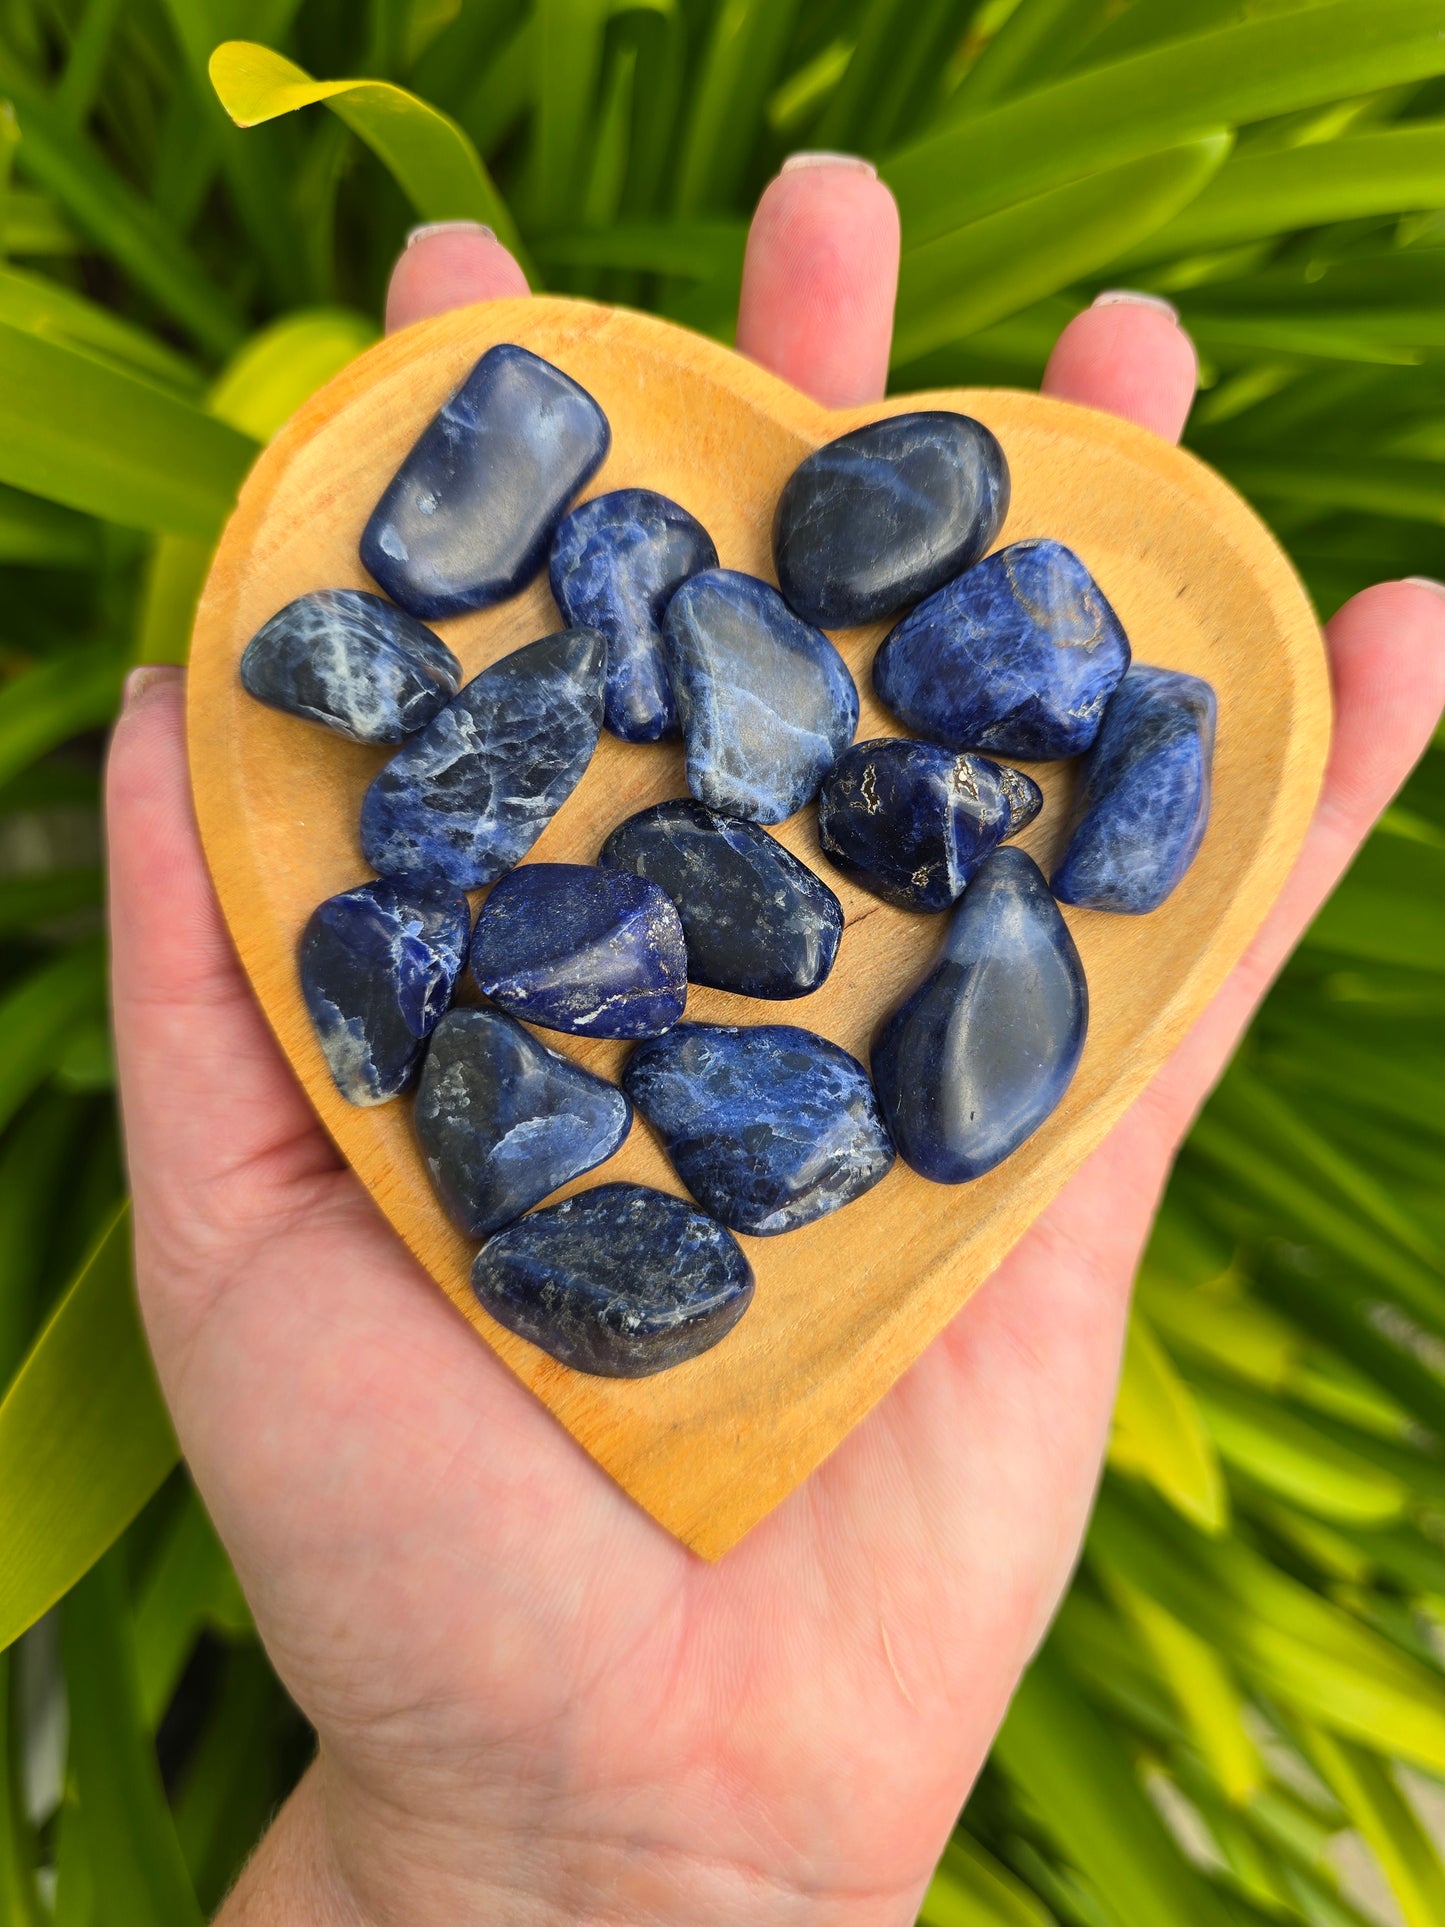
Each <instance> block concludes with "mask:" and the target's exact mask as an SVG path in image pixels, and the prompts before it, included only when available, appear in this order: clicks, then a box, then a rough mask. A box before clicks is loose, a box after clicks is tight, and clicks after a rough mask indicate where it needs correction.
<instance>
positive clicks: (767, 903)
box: [597, 797, 843, 998]
mask: <svg viewBox="0 0 1445 1927" xmlns="http://www.w3.org/2000/svg"><path fill="white" fill-rule="evenodd" d="M597 860H598V862H599V863H602V864H606V865H608V866H609V867H611V868H615V869H619V870H633V871H636V873H637V874H638V876H644V877H649V878H651V880H652V881H653V882H654V883H656V884H659V885H660V886H661V887H662V888H663V889H664V890H665V891H666V892H667V894H668V896H670V897H671V898H672V901H673V903H674V904H675V905H676V906H677V913H678V915H679V916H680V917H681V918H682V928H683V932H684V934H685V936H686V938H687V974H688V976H689V977H690V978H691V979H692V981H693V983H695V984H710V985H711V986H712V987H713V989H715V990H735V991H737V992H738V993H739V994H740V995H741V996H744V997H769V998H783V997H806V996H807V995H808V993H809V991H812V990H816V989H817V988H818V986H819V985H820V984H821V983H822V982H823V981H824V979H825V978H826V977H827V975H828V972H829V971H830V970H831V969H832V968H833V960H834V958H835V957H836V956H837V954H838V944H839V941H840V940H841V938H842V935H843V906H842V904H841V903H839V901H838V899H837V897H835V896H834V894H833V892H832V891H831V890H830V889H829V888H828V886H827V884H826V883H824V882H823V880H822V878H821V877H817V876H814V874H813V872H812V871H811V870H810V869H809V868H808V866H807V864H806V863H800V862H799V861H798V859H797V857H795V856H794V855H793V853H792V851H791V850H785V849H784V848H783V846H782V844H781V843H779V842H777V841H776V840H775V839H774V838H773V837H771V836H769V835H768V833H767V831H766V830H764V829H760V828H759V827H758V825H757V824H756V823H745V822H744V821H743V820H742V819H741V818H740V817H735V816H722V815H720V814H719V813H718V812H717V811H716V810H710V809H708V808H707V807H706V806H705V805H704V804H702V803H694V802H692V801H691V800H690V799H689V798H686V797H683V798H679V799H677V800H676V801H673V802H668V803H656V804H654V805H653V807H652V808H651V809H648V810H639V811H638V813H637V815H636V816H629V817H628V819H627V821H626V822H625V823H619V824H618V826H617V828H616V829H615V830H614V831H613V832H612V834H611V836H609V837H608V839H607V841H606V842H605V843H604V844H603V846H602V853H601V855H600V856H599V857H598V859H597Z"/></svg>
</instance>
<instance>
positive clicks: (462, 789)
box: [361, 629, 607, 890]
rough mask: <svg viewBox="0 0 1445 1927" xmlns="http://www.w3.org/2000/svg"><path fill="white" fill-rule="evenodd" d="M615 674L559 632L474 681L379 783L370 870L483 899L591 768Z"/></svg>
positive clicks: (372, 805) (592, 644) (364, 819)
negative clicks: (607, 684)
mask: <svg viewBox="0 0 1445 1927" xmlns="http://www.w3.org/2000/svg"><path fill="white" fill-rule="evenodd" d="M606 663H607V645H606V644H605V643H604V642H603V640H602V638H601V636H599V635H597V634H595V633H594V632H593V631H592V630H590V629H561V630H559V631H558V632H557V634H556V635H555V636H543V637H542V638H541V640H540V641H539V642H529V643H528V644H527V645H526V646H525V648H522V649H514V650H513V651H512V653H511V655H510V656H503V657H502V659H501V661H500V662H494V663H493V664H492V666H491V668H490V669H484V670H483V671H482V673H481V674H480V675H479V676H474V677H473V678H472V680H471V681H470V682H469V683H468V684H467V686H466V687H465V689H463V690H462V692H461V694H460V695H459V696H455V697H453V699H452V701H451V702H449V703H448V704H447V706H446V708H445V709H443V710H442V711H441V712H440V714H439V715H437V716H436V717H434V718H433V720H432V721H431V722H430V723H429V724H428V726H427V728H426V729H425V730H424V731H423V732H422V734H421V735H420V736H418V737H416V738H415V739H414V740H413V741H412V742H410V743H408V744H407V745H406V747H405V749H402V750H398V752H397V753H396V755H395V756H393V757H392V759H391V761H390V762H389V763H388V764H387V765H386V766H385V768H384V769H382V770H381V771H380V773H379V774H378V775H377V776H375V777H374V778H373V779H372V782H371V786H370V788H369V789H368V790H367V792H366V795H365V797H364V798H363V799H362V804H361V847H362V849H363V850H364V851H365V853H366V860H367V862H368V863H369V864H371V866H372V868H373V869H376V870H382V871H396V870H422V871H424V872H426V873H427V874H428V875H429V876H435V877H437V878H445V879H446V881H447V882H448V883H454V884H455V885H456V886H457V888H458V889H460V890H475V889H477V888H478V887H479V886H480V885H481V884H483V883H491V882H492V881H493V880H494V879H495V878H496V877H499V876H500V875H501V874H502V872H503V871H504V870H510V869H511V867H512V865H513V864H514V863H518V862H520V861H521V859H522V858H523V857H524V856H525V855H526V854H527V852H528V850H530V849H531V847H532V845H533V844H534V843H535V842H536V841H537V838H538V837H539V836H540V835H541V834H542V832H543V830H545V829H546V827H547V825H548V824H549V823H550V822H551V820H552V818H553V817H554V816H555V815H556V814H557V811H558V810H559V809H560V808H561V807H562V805H563V803H565V802H566V800H567V798H568V797H569V796H570V795H571V794H572V792H573V790H574V789H575V788H576V787H577V785H578V783H579V782H580V781H581V779H582V773H583V771H584V770H585V769H586V768H587V765H588V764H589V763H590V762H591V760H592V752H593V751H594V750H595V749H596V747H597V738H598V735H599V734H600V732H601V729H602V676H603V671H604V669H605V668H606Z"/></svg>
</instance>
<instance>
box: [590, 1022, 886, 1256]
mask: <svg viewBox="0 0 1445 1927" xmlns="http://www.w3.org/2000/svg"><path fill="white" fill-rule="evenodd" d="M622 1085H623V1089H624V1090H625V1091H626V1092H627V1095H628V1096H629V1097H630V1098H631V1099H632V1101H633V1103H634V1104H635V1105H636V1106H637V1108H638V1110H639V1111H641V1113H642V1115H643V1116H644V1117H645V1118H646V1119H647V1121H648V1123H649V1124H651V1125H652V1127H653V1128H654V1130H656V1131H657V1133H658V1135H659V1136H660V1137H661V1139H662V1141H663V1144H664V1145H665V1146H666V1148H667V1154H668V1156H669V1157H670V1158H671V1159H672V1162H673V1164H674V1165H675V1166H676V1168H677V1174H678V1176H679V1177H680V1178H681V1179H682V1181H683V1183H684V1184H685V1185H686V1186H687V1188H688V1190H689V1191H691V1193H692V1195H693V1196H694V1197H695V1198H696V1199H697V1201H698V1203H699V1204H700V1205H702V1206H703V1207H704V1209H705V1210H708V1211H710V1212H711V1213H712V1215H713V1216H714V1217H715V1218H720V1219H721V1220H722V1222H723V1223H724V1224H725V1225H728V1226H730V1227H731V1228H732V1229H733V1230H734V1231H745V1232H749V1233H751V1234H752V1236H753V1237H756V1238H771V1237H773V1236H775V1235H776V1234H777V1233H778V1232H781V1231H796V1230H797V1228H798V1227H799V1225H805V1224H811V1223H812V1222H813V1220H814V1219H815V1218H823V1217H826V1216H827V1215H828V1213H829V1212H830V1211H837V1210H838V1209H839V1208H840V1207H841V1206H842V1205H845V1204H851V1203H852V1202H853V1200H854V1198H861V1197H862V1195H863V1193H864V1192H865V1191H871V1190H872V1189H873V1186H874V1185H875V1184H877V1183H878V1181H879V1180H880V1179H881V1178H885V1177H886V1176H887V1175H888V1173H889V1171H890V1170H891V1169H892V1168H893V1161H894V1159H893V1146H892V1144H891V1143H890V1141H889V1137H888V1132H887V1129H886V1128H885V1126H884V1123H883V1118H882V1115H881V1113H880V1112H879V1109H878V1101H877V1099H876V1098H875V1097H874V1095H873V1086H872V1085H871V1084H870V1083H869V1082H868V1073H867V1072H866V1071H865V1070H864V1068H863V1066H862V1065H861V1064H860V1063H859V1062H858V1060H857V1058H856V1057H850V1056H849V1055H848V1053H847V1051H845V1050H842V1049H840V1047H839V1046H838V1045H837V1044H831V1043H829V1041H828V1040H827V1038H826V1037H818V1036H815V1035H814V1033H813V1032H812V1031H810V1030H799V1029H797V1028H796V1026H794V1025H792V1024H751V1025H747V1026H745V1027H741V1028H739V1027H735V1026H733V1025H728V1024H679V1025H678V1026H677V1028H676V1029H675V1030H671V1031H669V1032H668V1034H667V1035H666V1037H658V1038H654V1040H653V1041H652V1042H651V1043H650V1044H640V1045H639V1046H638V1048H637V1049H636V1050H635V1051H634V1052H633V1053H632V1057H631V1059H630V1060H629V1062H628V1066H627V1069H626V1071H625V1072H624V1074H623V1078H622Z"/></svg>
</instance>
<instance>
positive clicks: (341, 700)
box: [241, 589, 462, 743]
mask: <svg viewBox="0 0 1445 1927" xmlns="http://www.w3.org/2000/svg"><path fill="white" fill-rule="evenodd" d="M461 680H462V666H461V664H460V663H459V662H458V661H457V659H456V657H455V656H454V655H453V654H452V652H451V650H450V649H448V648H447V646H446V644H445V643H444V642H443V641H442V639H441V637H440V636H434V635H433V634H432V632H431V630H430V629H428V628H427V627H426V625H425V624H424V623H421V622H418V621H417V619H416V617H415V616H409V615H408V614H407V613H406V611H405V609H398V608H395V607H394V606H393V605H392V604H391V603H390V602H386V601H384V600H383V599H382V597H381V596H379V595H372V593H371V591H370V590H369V589H317V590H315V591H314V592H313V593H312V594H311V595H304V596H298V597H297V599H296V600H295V601H294V602H288V603H287V605H286V607H285V608H284V609H281V610H279V611H278V612H277V613H276V614H275V615H274V616H272V618H271V620H270V621H269V622H266V623H263V624H262V626H261V627H260V628H259V629H258V630H257V631H256V633H255V635H254V636H252V638H251V640H250V641H249V642H248V643H247V644H246V650H245V654H244V655H243V656H242V657H241V682H242V684H243V685H244V687H245V688H246V690H247V691H248V692H249V693H250V694H251V695H253V696H254V697H255V698H256V700H257V701H258V702H263V703H267V704H269V706H270V707H271V708H272V709H284V710H285V711H286V712H287V713H288V714H289V715H292V716H301V717H304V718H305V720H306V721H307V722H312V723H324V724H325V725H326V727H327V728H328V729H334V730H336V731H337V732H338V734H340V735H342V736H349V737H350V738H351V740H352V742H354V743H404V742H405V741H406V739H407V737H408V736H414V735H415V734H416V732H417V731H418V730H419V729H424V728H425V727H426V725H427V724H428V723H429V722H430V721H431V719H432V717H433V716H435V715H436V713H437V711H438V710H439V709H440V708H442V706H443V705H444V704H445V703H447V702H449V701H450V700H451V698H452V697H453V696H455V695H456V693H457V690H458V688H459V687H460V685H461Z"/></svg>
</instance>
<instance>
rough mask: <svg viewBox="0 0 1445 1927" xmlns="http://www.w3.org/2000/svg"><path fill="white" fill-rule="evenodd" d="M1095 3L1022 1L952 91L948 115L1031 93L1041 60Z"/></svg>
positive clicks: (1057, 0) (972, 112)
mask: <svg viewBox="0 0 1445 1927" xmlns="http://www.w3.org/2000/svg"><path fill="white" fill-rule="evenodd" d="M1090 5H1091V0H1082V4H1081V0H1019V4H1018V5H1017V6H1016V7H1015V8H1014V9H1013V10H1012V12H1011V13H1010V14H1009V15H1008V17H1007V19H1006V20H1005V21H1004V23H1003V25H1002V26H1001V27H1000V28H999V29H998V31H997V33H995V34H994V35H993V36H992V37H991V38H990V39H989V40H988V41H986V42H985V43H984V47H983V51H982V52H981V53H980V54H979V56H978V58H977V59H976V60H975V61H974V63H973V65H972V66H971V67H970V68H969V69H968V72H967V73H966V74H965V75H964V77H963V79H962V80H961V81H960V82H959V84H958V86H957V87H956V88H955V89H954V91H953V96H952V98H951V100H950V101H949V113H950V115H956V114H963V113H969V114H976V113H978V112H980V111H981V110H982V109H983V108H986V107H991V106H992V105H993V104H994V103H995V102H996V101H998V100H1001V99H1002V98H1003V97H1004V96H1005V95H1008V94H1013V93H1018V92H1020V91H1022V90H1023V89H1025V88H1027V86H1028V84H1029V81H1030V78H1031V76H1032V74H1033V72H1034V71H1035V69H1036V67H1037V63H1038V60H1039V57H1040V55H1041V54H1044V53H1046V52H1047V51H1048V49H1049V47H1050V45H1051V43H1053V42H1054V41H1056V40H1057V39H1058V37H1059V35H1060V33H1061V31H1063V30H1064V29H1065V28H1066V26H1067V25H1068V24H1069V22H1070V21H1071V20H1072V21H1076V20H1077V19H1078V17H1079V15H1080V14H1081V13H1084V12H1085V11H1086V10H1087V9H1088V8H1089V7H1090Z"/></svg>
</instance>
